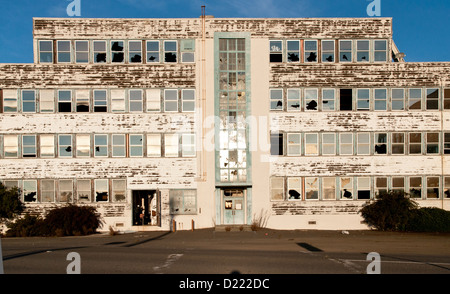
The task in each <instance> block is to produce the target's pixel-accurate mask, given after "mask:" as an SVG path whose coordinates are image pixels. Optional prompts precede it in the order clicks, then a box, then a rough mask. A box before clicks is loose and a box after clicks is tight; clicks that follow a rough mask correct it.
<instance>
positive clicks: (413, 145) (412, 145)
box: [409, 133, 422, 154]
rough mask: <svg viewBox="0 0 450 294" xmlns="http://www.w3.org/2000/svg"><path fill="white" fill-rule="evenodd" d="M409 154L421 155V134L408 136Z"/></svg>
mask: <svg viewBox="0 0 450 294" xmlns="http://www.w3.org/2000/svg"><path fill="white" fill-rule="evenodd" d="M409 154H422V134H421V133H410V134H409Z"/></svg>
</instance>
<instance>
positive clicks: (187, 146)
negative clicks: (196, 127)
mask: <svg viewBox="0 0 450 294" xmlns="http://www.w3.org/2000/svg"><path fill="white" fill-rule="evenodd" d="M181 156H183V157H193V156H195V135H194V134H182V135H181Z"/></svg>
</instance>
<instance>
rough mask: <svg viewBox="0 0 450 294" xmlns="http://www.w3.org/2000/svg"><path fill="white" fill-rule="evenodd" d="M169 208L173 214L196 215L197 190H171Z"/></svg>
mask: <svg viewBox="0 0 450 294" xmlns="http://www.w3.org/2000/svg"><path fill="white" fill-rule="evenodd" d="M169 206H170V213H171V214H196V213H197V190H170V191H169Z"/></svg>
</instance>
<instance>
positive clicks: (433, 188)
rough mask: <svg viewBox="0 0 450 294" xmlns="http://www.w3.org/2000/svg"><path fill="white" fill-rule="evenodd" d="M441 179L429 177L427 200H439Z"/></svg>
mask: <svg viewBox="0 0 450 294" xmlns="http://www.w3.org/2000/svg"><path fill="white" fill-rule="evenodd" d="M439 186H440V178H439V177H427V199H430V198H431V199H436V198H439Z"/></svg>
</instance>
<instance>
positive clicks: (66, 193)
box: [58, 180, 73, 203]
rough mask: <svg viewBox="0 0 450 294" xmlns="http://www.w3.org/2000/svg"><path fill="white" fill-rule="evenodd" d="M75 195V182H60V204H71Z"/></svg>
mask: <svg viewBox="0 0 450 294" xmlns="http://www.w3.org/2000/svg"><path fill="white" fill-rule="evenodd" d="M72 195H73V181H72V180H59V199H58V201H59V202H64V203H69V202H72Z"/></svg>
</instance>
